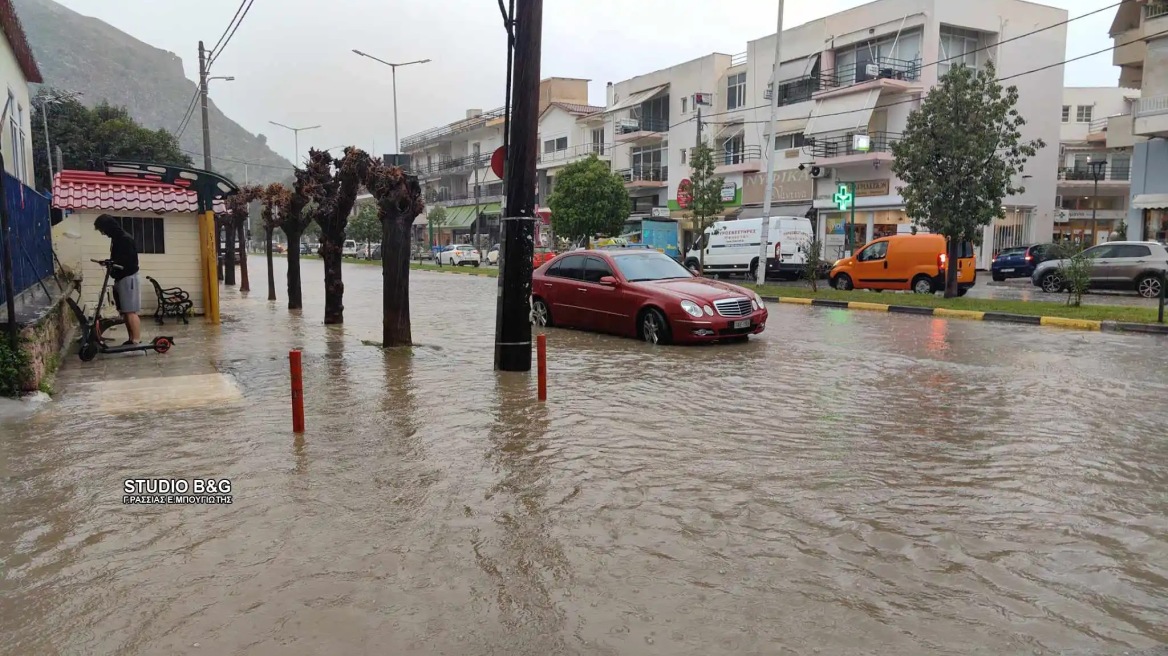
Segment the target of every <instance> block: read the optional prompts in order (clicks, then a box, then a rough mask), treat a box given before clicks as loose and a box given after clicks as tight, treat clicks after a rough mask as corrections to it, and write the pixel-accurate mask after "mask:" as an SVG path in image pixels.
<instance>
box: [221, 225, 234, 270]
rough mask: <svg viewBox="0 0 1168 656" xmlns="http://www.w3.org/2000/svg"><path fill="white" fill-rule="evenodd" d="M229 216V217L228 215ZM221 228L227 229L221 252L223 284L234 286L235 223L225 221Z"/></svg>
mask: <svg viewBox="0 0 1168 656" xmlns="http://www.w3.org/2000/svg"><path fill="white" fill-rule="evenodd" d="M228 216H230V215H228ZM223 227H224V228H227V244H226V248H224V252H223V266H224V269H223V284H224V285H231V286H234V285H235V221H234V220H232V219H225V220H224V221H223Z"/></svg>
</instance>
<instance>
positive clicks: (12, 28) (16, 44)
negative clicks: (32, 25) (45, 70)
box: [0, 0, 44, 83]
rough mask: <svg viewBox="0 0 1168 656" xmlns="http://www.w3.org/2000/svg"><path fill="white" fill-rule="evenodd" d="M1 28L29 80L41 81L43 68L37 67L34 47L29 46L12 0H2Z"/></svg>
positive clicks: (0, 8)
mask: <svg viewBox="0 0 1168 656" xmlns="http://www.w3.org/2000/svg"><path fill="white" fill-rule="evenodd" d="M0 28H2V29H3V30H4V36H5V37H7V38H8V45H10V46H12V52H13V53H15V54H16V61H17V62H19V63H20V70H21V72H22V73H24V79H25V80H26V81H28V82H36V83H41V82H44V78H42V77H41V70H40V69H39V68H37V63H36V60H35V59H33V56H32V48H29V47H28V39H26V38H25V36H24V28H23V27H21V26H20V17H18V16H17V15H16V10H15V9H14V8H13V7H12V0H0Z"/></svg>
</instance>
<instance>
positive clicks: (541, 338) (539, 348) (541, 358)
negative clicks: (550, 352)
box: [535, 335, 547, 401]
mask: <svg viewBox="0 0 1168 656" xmlns="http://www.w3.org/2000/svg"><path fill="white" fill-rule="evenodd" d="M535 357H536V368H537V369H538V374H539V400H540V401H547V335H538V336H536V338H535Z"/></svg>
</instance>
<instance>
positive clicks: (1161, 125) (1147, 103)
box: [1132, 94, 1168, 137]
mask: <svg viewBox="0 0 1168 656" xmlns="http://www.w3.org/2000/svg"><path fill="white" fill-rule="evenodd" d="M1132 116H1134V117H1135V121H1134V122H1133V124H1132V132H1133V133H1134V134H1135V135H1137V136H1141V137H1168V94H1165V95H1160V96H1151V97H1149V98H1140V99H1139V100H1137V101H1136V103H1135V106H1134V107H1133V108H1132Z"/></svg>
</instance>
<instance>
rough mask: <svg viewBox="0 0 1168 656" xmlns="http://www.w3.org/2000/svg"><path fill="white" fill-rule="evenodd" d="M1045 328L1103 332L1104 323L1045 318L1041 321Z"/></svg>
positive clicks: (1088, 320) (1089, 320) (1087, 320)
mask: <svg viewBox="0 0 1168 656" xmlns="http://www.w3.org/2000/svg"><path fill="white" fill-rule="evenodd" d="M1041 323H1042V325H1044V326H1056V327H1058V328H1074V329H1077V330H1102V328H1103V322H1102V321H1093V320H1091V319H1067V318H1065V317H1043V318H1042V321H1041Z"/></svg>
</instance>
